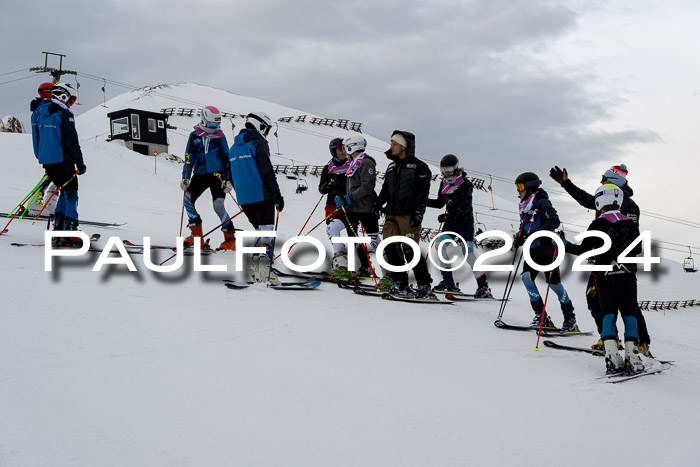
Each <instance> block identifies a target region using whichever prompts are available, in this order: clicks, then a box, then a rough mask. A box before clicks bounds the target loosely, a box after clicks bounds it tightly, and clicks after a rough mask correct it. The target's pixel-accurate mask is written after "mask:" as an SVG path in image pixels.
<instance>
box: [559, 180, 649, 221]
mask: <svg viewBox="0 0 700 467" xmlns="http://www.w3.org/2000/svg"><path fill="white" fill-rule="evenodd" d="M561 187H562V188H564V189H565V190H566V192H567V193H569V195H571V197H572V198H574V199H575V200H576V202H577V203H578V204H580V205H581V206H583V207H584V208H587V209H593V210H595V217H596V219H597V218H598V217H600V211H598V210H597V209H596V208H595V196H593V195H592V194H590V193H587V192H585V191H583V190H582V189H581V188H579V187H577V186H576V185H574V183H573V182H572V181H571V179H569V180H565V181H563V182H562V183H561ZM622 193H624V195H625V198H624V199H623V200H622V206H621V207H620V212H621V213H622V214H624V215H625V216H627V217H629V218H630V219H631V220H632V221H634V223H635V224H637V225H639V206H637V203H635V202H634V200H632V196H634V191H632V188H630V185H629V183H625V184H624V186H623V187H622Z"/></svg>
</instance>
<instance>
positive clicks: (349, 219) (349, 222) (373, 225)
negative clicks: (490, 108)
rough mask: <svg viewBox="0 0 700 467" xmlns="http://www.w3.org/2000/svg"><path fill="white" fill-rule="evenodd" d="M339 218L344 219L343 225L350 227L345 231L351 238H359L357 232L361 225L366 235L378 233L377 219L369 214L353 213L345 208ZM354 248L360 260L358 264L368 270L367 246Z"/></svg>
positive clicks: (359, 233)
mask: <svg viewBox="0 0 700 467" xmlns="http://www.w3.org/2000/svg"><path fill="white" fill-rule="evenodd" d="M341 212H342V211H341ZM341 218H345V219H344V220H345V225H346V226H350V227H351V228H350V229H346V231H347V232H348V235H350V236H352V237H360V236H361V233H362V232H361V231H360V230H359V229H360V224H362V227H363V228H364V229H365V233H367V234H371V233H379V219H378V218H377V216H375V215H374V214H372V213H371V212H353V211H349V210H348V209H347V208H346V209H345V214H343V215H342V216H341ZM355 248H356V251H357V256H358V257H359V258H360V264H361V265H362V266H363V267H365V268H369V260H368V259H367V257H368V256H369V253H368V252H369V250H368V249H367V245H357V246H356V247H355Z"/></svg>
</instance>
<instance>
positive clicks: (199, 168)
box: [180, 105, 236, 251]
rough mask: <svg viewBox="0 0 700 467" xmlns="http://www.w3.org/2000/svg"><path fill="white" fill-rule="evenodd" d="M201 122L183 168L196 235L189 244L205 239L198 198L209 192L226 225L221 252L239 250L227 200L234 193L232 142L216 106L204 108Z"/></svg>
mask: <svg viewBox="0 0 700 467" xmlns="http://www.w3.org/2000/svg"><path fill="white" fill-rule="evenodd" d="M201 117H202V118H201V121H200V122H199V124H197V125H195V127H194V131H193V132H192V133H190V137H189V139H188V140H187V148H186V149H185V166H184V167H183V168H182V181H181V182H180V188H182V190H183V191H184V192H185V195H184V197H183V203H184V205H185V210H186V211H187V218H188V219H189V223H188V224H187V226H188V227H189V228H190V231H191V232H192V235H190V236H189V237H187V238H186V239H185V244H187V245H192V244H193V243H194V242H195V238H197V237H199V242H200V245H202V246H204V239H203V238H202V235H203V233H202V218H201V217H200V216H199V214H198V213H197V210H196V209H195V206H194V205H195V202H196V201H197V199H198V198H199V197H200V196H201V195H202V193H204V191H206V190H207V189H209V191H210V192H211V197H212V201H213V204H214V212H216V215H217V216H219V219H221V222H222V223H223V226H222V228H221V230H222V231H223V233H224V241H223V242H222V243H221V245H220V246H219V248H217V250H231V251H233V250H235V249H236V239H235V229H234V227H233V222H232V221H231V220H230V216H229V215H228V212H226V207H225V206H224V200H225V199H226V194H227V193H230V192H231V189H232V188H233V187H232V185H231V169H230V166H229V155H228V143H227V142H226V136H225V135H224V132H223V131H222V130H221V112H219V109H217V108H216V107H214V106H212V105H208V106H206V107H203V108H202V110H201Z"/></svg>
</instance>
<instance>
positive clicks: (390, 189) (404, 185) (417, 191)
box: [377, 130, 432, 216]
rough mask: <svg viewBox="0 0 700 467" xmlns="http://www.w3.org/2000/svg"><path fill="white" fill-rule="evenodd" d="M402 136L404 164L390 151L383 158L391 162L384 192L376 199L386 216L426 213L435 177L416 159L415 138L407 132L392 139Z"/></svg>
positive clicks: (423, 163) (398, 131)
mask: <svg viewBox="0 0 700 467" xmlns="http://www.w3.org/2000/svg"><path fill="white" fill-rule="evenodd" d="M397 133H398V134H400V135H401V136H403V137H404V138H405V139H406V143H407V144H408V146H407V147H406V157H405V158H404V159H403V160H402V159H399V158H398V157H394V156H392V155H391V149H389V150H388V151H386V152H385V153H384V154H385V155H386V157H387V158H388V159H389V160H390V161H391V163H390V164H389V167H387V169H386V175H385V177H384V183H383V184H382V190H381V192H380V193H379V197H378V198H377V205H378V207H380V208H381V207H382V206H384V205H385V204H386V206H384V207H383V208H382V210H383V211H384V212H385V213H386V214H398V215H400V214H411V215H412V214H414V213H419V214H420V215H421V216H422V215H423V214H424V213H425V208H426V206H427V203H428V196H429V194H430V179H431V177H432V173H431V172H430V168H429V167H428V164H426V163H425V162H423V161H421V160H420V159H418V158H417V157H416V137H415V136H414V135H413V133H410V132H408V131H401V130H396V131H394V132H393V133H392V134H391V136H394V135H395V134H397Z"/></svg>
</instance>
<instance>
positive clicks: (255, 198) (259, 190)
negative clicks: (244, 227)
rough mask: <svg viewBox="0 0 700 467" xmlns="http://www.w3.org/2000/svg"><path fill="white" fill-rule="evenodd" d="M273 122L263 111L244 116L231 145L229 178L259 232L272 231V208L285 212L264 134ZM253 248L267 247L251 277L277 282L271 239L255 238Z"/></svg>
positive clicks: (273, 211) (273, 226) (256, 262)
mask: <svg viewBox="0 0 700 467" xmlns="http://www.w3.org/2000/svg"><path fill="white" fill-rule="evenodd" d="M271 128H272V120H271V119H270V117H269V116H268V115H267V114H266V113H265V112H260V111H257V112H251V113H249V114H248V115H247V116H246V121H245V128H243V129H242V130H241V131H240V133H238V135H237V136H236V137H235V139H234V144H233V146H231V151H230V157H231V159H230V161H231V177H232V180H233V186H234V189H235V190H236V196H237V197H238V202H239V203H240V205H241V209H243V212H244V213H245V215H246V217H247V218H248V220H249V221H250V223H251V224H252V225H253V227H254V228H255V230H258V231H272V230H274V228H275V207H276V208H277V210H278V211H282V209H284V198H283V197H282V193H281V191H280V188H279V185H278V184H277V176H276V175H275V171H274V169H273V168H272V162H271V161H270V146H269V144H268V142H267V139H266V137H267V135H268V134H269V132H270V129H271ZM255 246H263V247H265V248H266V253H265V254H264V255H253V278H254V280H256V281H258V282H265V281H267V280H268V277H270V282H272V283H276V282H278V279H277V277H276V276H275V275H274V274H273V273H271V272H270V267H271V265H272V258H273V251H272V247H273V242H272V238H271V237H258V238H257V239H256V241H255Z"/></svg>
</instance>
